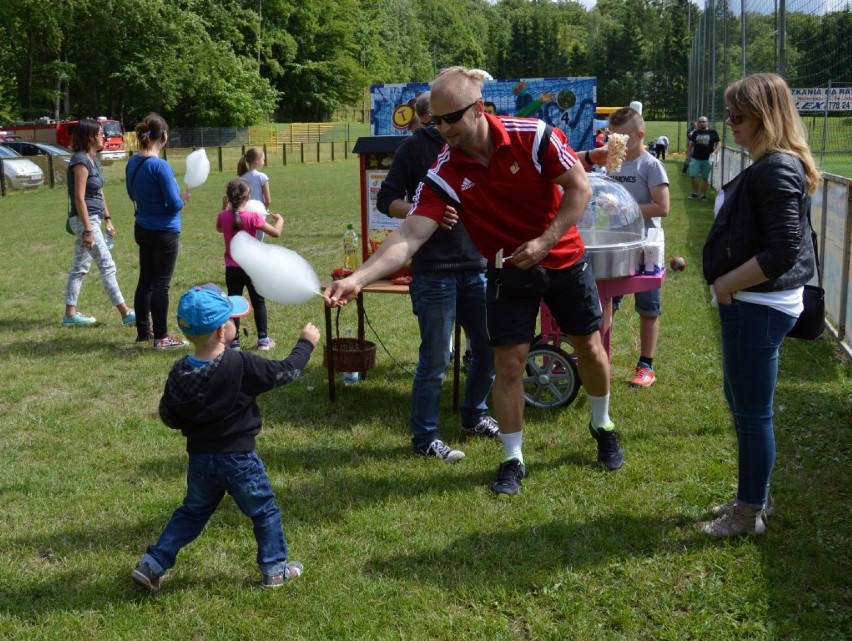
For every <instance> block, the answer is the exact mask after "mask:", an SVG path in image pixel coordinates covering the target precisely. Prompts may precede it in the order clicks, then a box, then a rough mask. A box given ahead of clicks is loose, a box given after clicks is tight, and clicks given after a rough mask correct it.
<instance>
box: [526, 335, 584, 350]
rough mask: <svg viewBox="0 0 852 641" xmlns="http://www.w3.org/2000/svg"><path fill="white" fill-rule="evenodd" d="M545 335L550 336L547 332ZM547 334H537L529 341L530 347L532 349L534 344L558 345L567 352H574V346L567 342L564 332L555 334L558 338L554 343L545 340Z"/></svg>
mask: <svg viewBox="0 0 852 641" xmlns="http://www.w3.org/2000/svg"><path fill="white" fill-rule="evenodd" d="M547 336H551V334H548V335H547ZM547 336H545V335H544V334H537V335H536V337H535V338H534V339H532V342H531V343H530V349H532V348H533V347H534V346H535V345H553V347H558V348H559V349H561V350H562V351H563V352H565V353H567V354H573V353H574V346H573V345H572V344H571V343H569V342H568V337H567V336H565V334H557V336H558V337H559V338H558V341H557V343H556V344H555V345H554V344H553V343H551V342H550V341H549V340H547Z"/></svg>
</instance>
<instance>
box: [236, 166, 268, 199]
mask: <svg viewBox="0 0 852 641" xmlns="http://www.w3.org/2000/svg"><path fill="white" fill-rule="evenodd" d="M240 178H243V179H245V180H246V181H248V184H249V185H251V199H252V200H259V201H260V202H264V200H263V186H264V185H265V184H266V183H268V182H269V176H267V175H266V174H264V173H263V172H261V171H258V170H257V169H250V170H249V171H247V172H246V173H244V174H243V175H242V176H240Z"/></svg>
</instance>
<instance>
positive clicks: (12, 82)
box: [0, 0, 700, 126]
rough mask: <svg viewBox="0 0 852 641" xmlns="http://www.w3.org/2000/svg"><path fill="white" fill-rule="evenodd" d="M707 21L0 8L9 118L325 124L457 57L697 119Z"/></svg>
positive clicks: (121, 3)
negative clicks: (152, 116)
mask: <svg viewBox="0 0 852 641" xmlns="http://www.w3.org/2000/svg"><path fill="white" fill-rule="evenodd" d="M699 15H700V10H699V8H698V6H697V5H696V4H694V3H691V2H688V1H687V0H599V1H598V3H597V5H596V6H595V7H594V8H592V9H586V8H585V7H584V6H583V5H581V4H579V3H578V2H573V1H570V0H569V1H563V0H558V1H551V0H497V1H496V2H494V1H492V2H488V1H486V0H15V1H14V2H7V3H5V4H4V9H3V11H2V12H0V25H2V32H3V33H5V34H11V35H10V37H6V38H2V39H0V122H6V121H10V120H16V119H25V120H33V119H36V118H39V117H42V116H47V117H52V118H59V117H66V116H82V115H89V116H97V115H105V116H111V117H114V118H118V119H120V120H122V121H124V122H125V123H128V124H131V123H133V122H134V121H135V120H136V119H138V118H139V117H141V116H143V115H144V114H145V113H147V112H149V111H158V112H160V113H162V114H163V115H164V116H165V117H166V118H167V120H168V121H169V123H170V124H172V125H173V126H177V125H182V126H246V125H251V124H256V123H259V122H265V121H267V120H269V119H273V120H278V121H322V120H326V119H328V118H329V117H330V116H331V114H332V113H333V112H334V111H335V110H336V109H338V108H339V107H341V106H346V105H354V104H358V103H360V101H361V99H362V96H363V95H364V92H365V89H366V88H367V87H368V86H369V85H370V84H371V83H381V82H384V83H395V82H410V81H428V80H431V79H432V78H433V77H434V76H435V74H436V72H437V71H438V70H440V69H442V68H444V67H447V66H450V65H454V64H463V65H466V66H468V67H474V68H481V69H486V70H487V71H489V72H490V73H491V74H492V75H493V76H494V77H495V78H536V77H554V76H575V77H576V76H596V77H597V83H598V84H597V86H598V94H597V98H598V103H599V104H605V105H623V104H628V103H629V102H630V101H631V100H635V99H641V100H644V101H645V103H646V105H647V107H646V109H647V110H648V111H647V114H646V115H650V117H652V118H653V117H657V118H665V119H669V118H683V117H684V115H685V110H686V96H687V82H688V57H689V51H690V47H691V42H692V37H693V34H691V33H690V30H691V29H692V28H694V25H695V22H696V20H697V16H699Z"/></svg>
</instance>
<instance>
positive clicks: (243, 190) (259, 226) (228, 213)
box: [216, 178, 284, 351]
mask: <svg viewBox="0 0 852 641" xmlns="http://www.w3.org/2000/svg"><path fill="white" fill-rule="evenodd" d="M250 199H251V186H250V185H249V184H248V182H246V181H245V180H243V179H242V178H234V179H233V180H232V181H230V182H229V183H228V186H227V187H226V189H225V200H226V201H227V203H228V205H229V208H228V209H223V210H222V211H220V212H219V215H218V216H217V217H216V229H217V230H218V231H219V232H220V233H221V234H222V235H223V236H224V237H225V283H226V285H227V287H228V296H242V294H243V288H247V289H248V293H249V299H251V306H252V307H253V308H254V323H255V326H256V327H257V348H258V349H259V350H262V351H267V350H270V349H272V348H273V347H275V341H274V340H272V339H271V338H269V336H267V328H266V300H264V298H263V296H261V295H260V294H258V293H257V290H256V289H255V288H254V284H253V283H252V282H251V278H249V275H248V274H246V272H245V271H244V270H243V268H242V267H240V266H239V265H238V264H237V262H236V261H235V260H234V259H233V258H231V241H232V240H233V238H234V236H236V234H237V232H239V231H244V232H246V233H248V234H251V235H252V236H254V235H255V234H256V233H257V232H258V231H262V232H264V233H265V234H269V235H270V236H272V237H273V238H278V237H279V236H280V235H281V230H282V229H283V228H284V219H283V218H282V217H281V215H280V214H275V213H272V212H269V215H270V216H272V218H273V219H274V220H275V224H274V225H271V224H269V223H268V222H266V219H265V218H264V217H263V216H261V215H260V214H258V213H256V212H253V211H249V210H247V209H243V207H245V205H246V203H248V201H249V200H250ZM239 321H240V319H238V318H235V319H234V325H236V326H237V335H236V338H234V340H232V341H231V349H240V334H239V329H240V324H239Z"/></svg>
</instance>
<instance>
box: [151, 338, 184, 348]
mask: <svg viewBox="0 0 852 641" xmlns="http://www.w3.org/2000/svg"><path fill="white" fill-rule="evenodd" d="M188 344H189V343H188V341H182V340H181V339H179V338H174V337H173V336H166V337H165V338H158V339H155V340H154V349H174V348H175V347H183V346H184V345H188Z"/></svg>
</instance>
